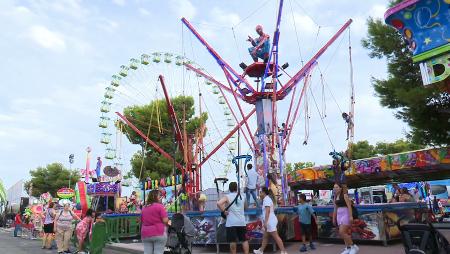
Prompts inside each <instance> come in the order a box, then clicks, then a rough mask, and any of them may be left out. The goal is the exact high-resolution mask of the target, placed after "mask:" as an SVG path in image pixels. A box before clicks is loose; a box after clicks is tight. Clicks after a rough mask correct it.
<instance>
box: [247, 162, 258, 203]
mask: <svg viewBox="0 0 450 254" xmlns="http://www.w3.org/2000/svg"><path fill="white" fill-rule="evenodd" d="M252 168H253V165H252V164H248V165H247V186H246V188H245V199H246V200H247V202H248V204H250V194H251V195H252V198H253V200H254V201H255V204H256V207H257V208H259V203H258V198H257V195H256V192H257V190H256V188H257V182H258V178H259V175H258V172H256V170H255V169H252Z"/></svg>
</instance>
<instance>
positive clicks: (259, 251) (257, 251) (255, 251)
mask: <svg viewBox="0 0 450 254" xmlns="http://www.w3.org/2000/svg"><path fill="white" fill-rule="evenodd" d="M253 253H254V254H264V252H262V251H261V250H260V249H256V250H253Z"/></svg>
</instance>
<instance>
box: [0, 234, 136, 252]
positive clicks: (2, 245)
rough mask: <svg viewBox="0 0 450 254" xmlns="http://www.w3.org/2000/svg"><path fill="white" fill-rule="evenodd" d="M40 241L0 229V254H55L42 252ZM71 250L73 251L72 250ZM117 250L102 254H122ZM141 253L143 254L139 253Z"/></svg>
mask: <svg viewBox="0 0 450 254" xmlns="http://www.w3.org/2000/svg"><path fill="white" fill-rule="evenodd" d="M41 247H42V241H41V240H29V239H24V238H20V237H13V236H12V231H11V230H9V229H8V230H5V229H0V253H2V254H56V253H57V251H56V250H43V249H41ZM72 250H74V249H73V248H72ZM122 253H123V252H121V251H117V250H111V249H110V250H104V251H103V254H122ZM141 253H143V252H141Z"/></svg>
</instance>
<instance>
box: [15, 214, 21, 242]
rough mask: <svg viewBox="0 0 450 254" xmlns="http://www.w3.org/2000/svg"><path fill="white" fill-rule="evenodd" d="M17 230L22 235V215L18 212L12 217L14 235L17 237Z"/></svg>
mask: <svg viewBox="0 0 450 254" xmlns="http://www.w3.org/2000/svg"><path fill="white" fill-rule="evenodd" d="M19 232H20V235H22V217H21V216H20V212H18V213H17V214H16V216H15V217H14V237H18V236H19Z"/></svg>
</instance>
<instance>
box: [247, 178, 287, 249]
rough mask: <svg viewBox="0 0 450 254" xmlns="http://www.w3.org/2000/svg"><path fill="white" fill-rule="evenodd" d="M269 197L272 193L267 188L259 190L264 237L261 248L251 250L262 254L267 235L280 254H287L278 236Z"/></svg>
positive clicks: (276, 222) (276, 221)
mask: <svg viewBox="0 0 450 254" xmlns="http://www.w3.org/2000/svg"><path fill="white" fill-rule="evenodd" d="M271 196H273V194H272V191H271V190H269V189H268V188H267V187H263V188H262V189H261V193H260V198H261V200H262V222H263V225H264V236H263V240H262V244H261V247H260V248H259V249H257V250H253V253H255V254H263V253H264V249H265V248H266V246H267V242H268V238H269V235H270V236H272V238H273V239H274V240H275V242H276V244H277V246H278V248H280V250H281V254H287V252H286V249H285V248H284V244H283V241H282V240H281V238H280V236H279V235H278V231H277V224H278V219H277V217H276V216H275V211H274V206H273V201H272V198H271Z"/></svg>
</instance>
